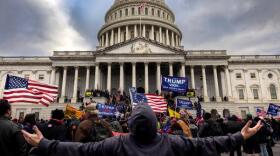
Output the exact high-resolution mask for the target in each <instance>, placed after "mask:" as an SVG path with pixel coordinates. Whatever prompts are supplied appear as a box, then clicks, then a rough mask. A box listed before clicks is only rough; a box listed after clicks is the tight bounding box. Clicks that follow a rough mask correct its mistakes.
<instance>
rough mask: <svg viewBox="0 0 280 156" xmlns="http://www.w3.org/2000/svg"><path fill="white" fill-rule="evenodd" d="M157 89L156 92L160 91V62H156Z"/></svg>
mask: <svg viewBox="0 0 280 156" xmlns="http://www.w3.org/2000/svg"><path fill="white" fill-rule="evenodd" d="M157 90H158V93H161V71H160V62H158V63H157Z"/></svg>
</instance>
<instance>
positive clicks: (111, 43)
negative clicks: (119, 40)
mask: <svg viewBox="0 0 280 156" xmlns="http://www.w3.org/2000/svg"><path fill="white" fill-rule="evenodd" d="M114 38H115V37H114V29H112V30H111V38H110V46H111V45H113V44H114Z"/></svg>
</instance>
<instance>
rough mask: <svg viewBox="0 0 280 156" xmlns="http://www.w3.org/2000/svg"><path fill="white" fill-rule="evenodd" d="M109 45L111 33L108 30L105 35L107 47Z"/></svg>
mask: <svg viewBox="0 0 280 156" xmlns="http://www.w3.org/2000/svg"><path fill="white" fill-rule="evenodd" d="M108 46H109V33H108V32H106V37H105V47H108Z"/></svg>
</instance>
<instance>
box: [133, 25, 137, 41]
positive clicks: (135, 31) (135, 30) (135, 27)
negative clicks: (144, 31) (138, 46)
mask: <svg viewBox="0 0 280 156" xmlns="http://www.w3.org/2000/svg"><path fill="white" fill-rule="evenodd" d="M136 37H138V31H137V25H134V38H136Z"/></svg>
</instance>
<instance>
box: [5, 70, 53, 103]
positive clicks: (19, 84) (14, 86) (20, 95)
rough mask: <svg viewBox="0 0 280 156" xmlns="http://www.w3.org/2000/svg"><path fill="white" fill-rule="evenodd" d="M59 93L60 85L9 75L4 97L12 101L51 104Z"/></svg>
mask: <svg viewBox="0 0 280 156" xmlns="http://www.w3.org/2000/svg"><path fill="white" fill-rule="evenodd" d="M57 95H58V87H57V86H54V85H49V84H44V83H40V82H37V81H33V80H29V79H25V78H21V77H17V76H11V75H7V78H6V84H5V90H4V97H3V98H4V99H5V100H8V101H9V102H10V103H31V104H41V105H44V106H49V105H50V104H51V103H52V102H54V100H55V99H56V98H57Z"/></svg>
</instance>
